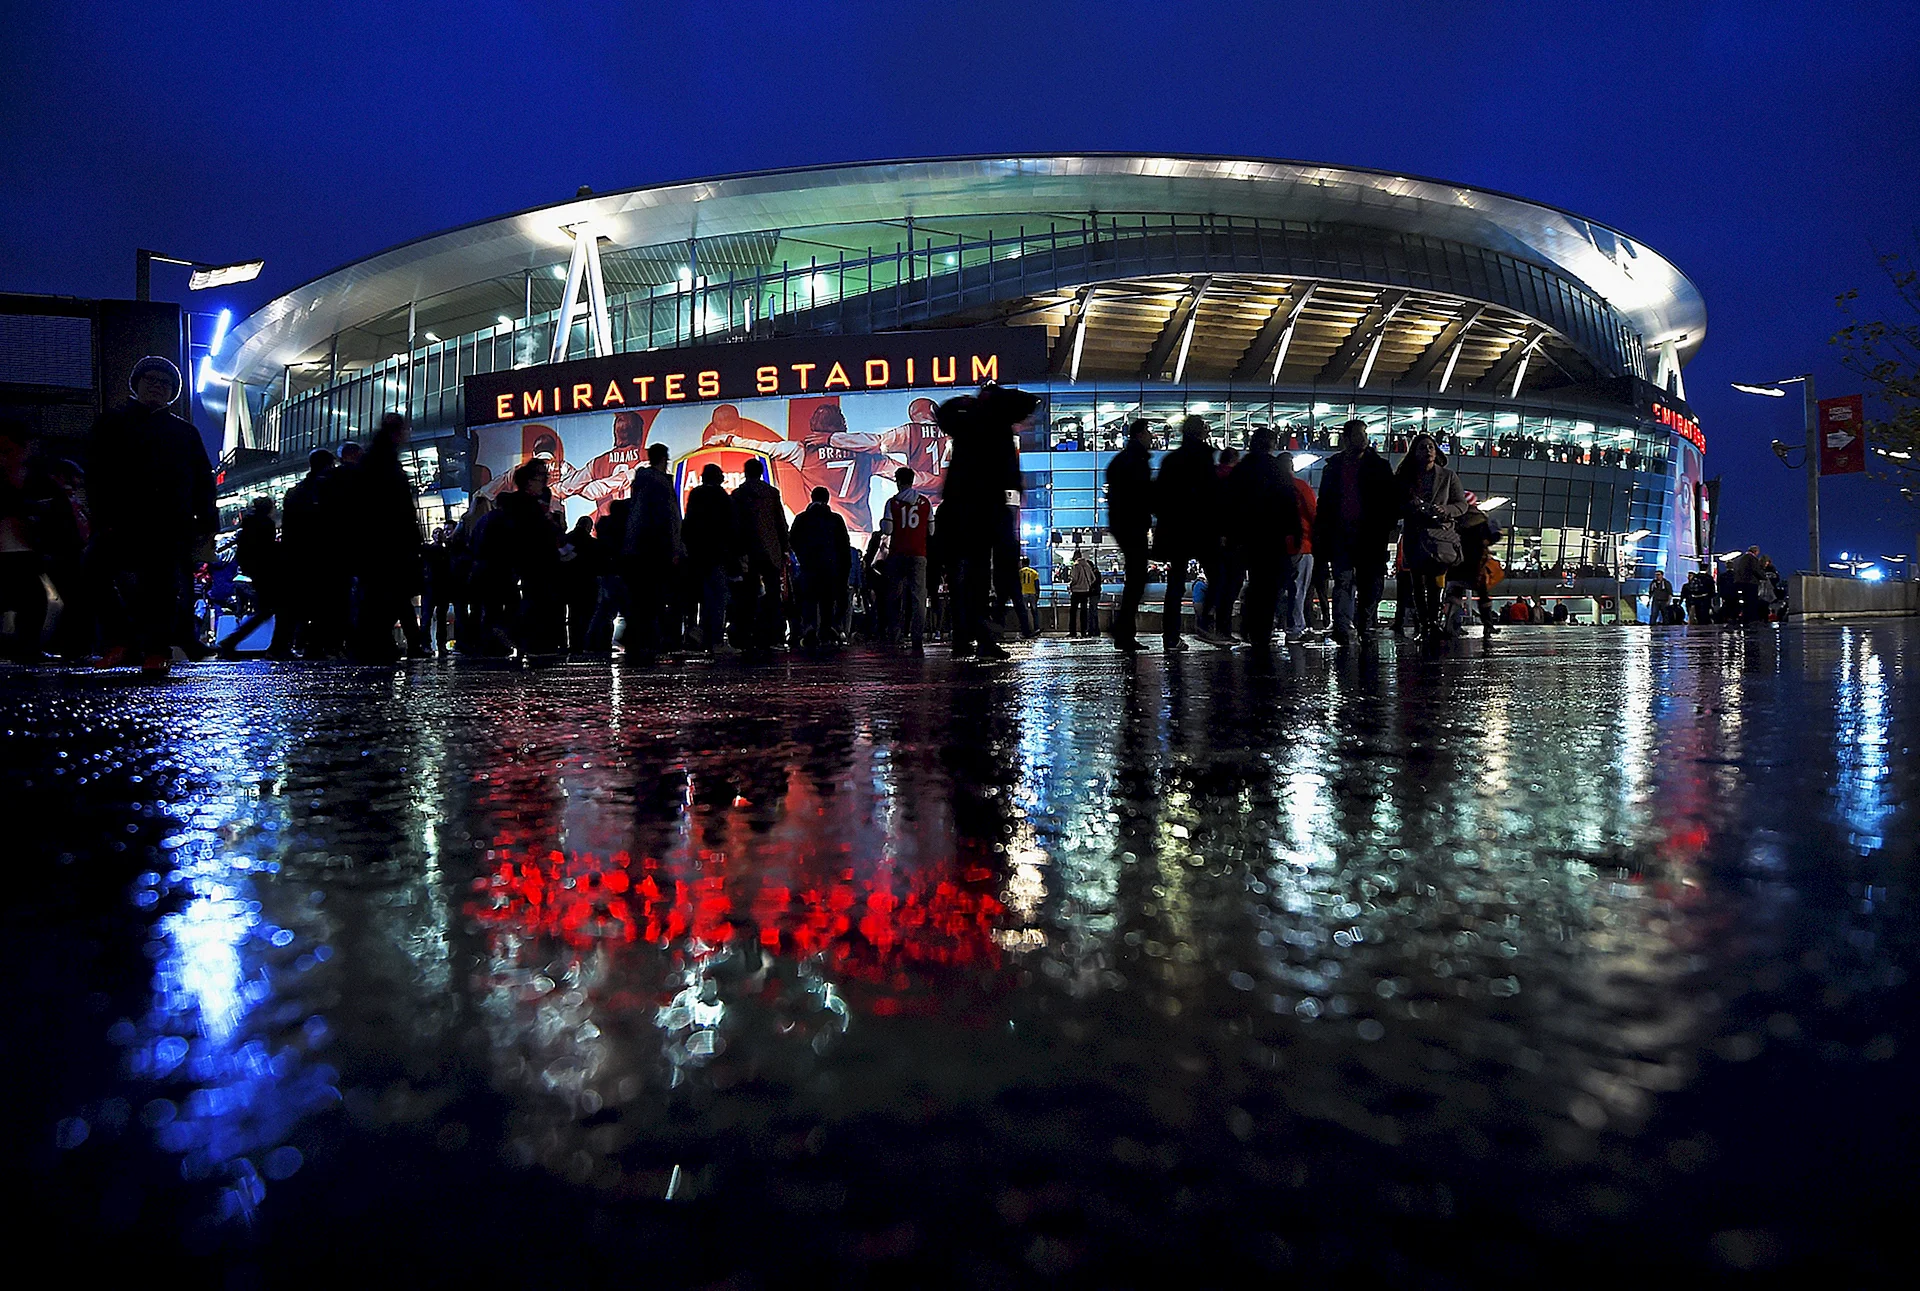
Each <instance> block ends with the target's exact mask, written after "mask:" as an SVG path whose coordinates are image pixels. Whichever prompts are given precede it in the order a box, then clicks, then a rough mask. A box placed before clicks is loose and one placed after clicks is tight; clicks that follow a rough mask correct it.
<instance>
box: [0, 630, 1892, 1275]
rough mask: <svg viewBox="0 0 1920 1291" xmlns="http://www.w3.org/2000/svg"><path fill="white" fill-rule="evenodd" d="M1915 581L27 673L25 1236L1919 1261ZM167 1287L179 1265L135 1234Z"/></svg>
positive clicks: (18, 917)
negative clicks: (387, 662)
mask: <svg viewBox="0 0 1920 1291" xmlns="http://www.w3.org/2000/svg"><path fill="white" fill-rule="evenodd" d="M1916 667H1920V631H1917V630H1915V629H1911V628H1905V627H1898V626H1891V627H1889V626H1876V627H1865V628H1859V627H1839V626H1823V627H1814V628H1809V629H1805V630H1800V629H1795V630H1791V631H1788V632H1785V633H1782V634H1779V635H1776V634H1775V633H1774V632H1773V631H1771V630H1769V631H1767V632H1765V633H1755V634H1753V635H1750V636H1745V637H1743V636H1740V635H1737V634H1728V633H1722V632H1719V631H1705V632H1702V631H1699V630H1694V631H1686V630H1676V631H1671V632H1666V633H1661V634H1653V633H1649V632H1646V631H1634V630H1594V629H1580V628H1571V629H1557V630H1531V631H1529V630H1526V629H1521V630H1517V631H1513V632H1510V633H1508V634H1507V635H1505V636H1503V637H1501V638H1499V639H1498V640H1497V641H1496V642H1495V643H1494V646H1493V648H1492V649H1491V650H1490V651H1483V650H1482V648H1481V646H1480V644H1479V643H1477V642H1476V643H1474V644H1473V645H1471V646H1467V645H1461V646H1458V647H1456V648H1455V652H1454V653H1452V654H1449V655H1444V656H1441V657H1438V658H1432V657H1421V656H1417V655H1415V654H1413V653H1412V652H1402V653H1399V654H1396V652H1395V650H1394V648H1393V647H1392V646H1391V645H1390V644H1388V645H1383V646H1381V647H1378V648H1377V650H1376V652H1375V653H1374V654H1372V655H1370V656H1366V657H1361V658H1353V657H1347V658H1344V659H1338V658H1336V657H1335V656H1333V655H1331V654H1330V653H1326V652H1317V651H1316V652H1309V651H1300V652H1296V653H1295V654H1294V655H1293V656H1292V657H1291V658H1289V657H1287V656H1285V655H1283V656H1282V657H1281V659H1280V661H1279V664H1278V666H1277V668H1276V669H1275V671H1274V672H1273V673H1272V674H1271V675H1260V674H1257V673H1250V672H1249V671H1248V669H1247V666H1246V662H1245V660H1244V658H1241V657H1236V656H1230V655H1226V654H1222V653H1218V652H1212V651H1205V652H1200V651H1197V652H1196V653H1194V654H1193V655H1190V656H1188V657H1187V658H1185V659H1184V660H1178V661H1174V663H1173V664H1172V665H1171V666H1168V665H1167V661H1165V660H1163V659H1162V658H1161V657H1159V656H1158V655H1157V654H1155V655H1150V656H1147V657H1145V658H1142V659H1140V660H1137V661H1126V660H1123V659H1121V658H1118V657H1116V656H1115V655H1113V654H1112V653H1111V652H1110V651H1107V650H1103V649H1100V648H1097V647H1092V646H1078V645H1075V646H1069V645H1066V644H1065V643H1061V642H1048V643H1045V644H1044V645H1042V646H1041V647H1040V648H1039V649H1038V650H1037V651H1036V652H1035V653H1033V654H1031V655H1029V656H1028V657H1026V658H1024V659H1022V660H1020V661H1018V662H1016V663H1015V664H1013V665H1010V666H1005V667H1000V668H997V669H991V670H976V669H972V668H955V667H953V666H950V665H949V664H948V662H947V661H946V660H945V659H944V657H941V656H939V655H935V656H933V657H930V658H929V659H927V660H925V661H917V660H907V659H902V658H896V657H882V656H877V655H858V654H855V655H849V656H846V657H844V658H842V659H841V660H838V661H835V662H828V663H821V662H811V661H802V660H796V661H791V662H781V663H778V664H775V665H773V666H771V667H769V668H766V669H762V670H757V671H756V670H747V669H744V668H722V669H717V670H716V669H709V668H704V667H696V666H691V665H690V666H688V667H685V668H682V669H677V670H674V669H662V670H659V671H645V672H643V671H634V670H620V669H612V668H609V667H607V666H604V665H601V666H593V665H587V664H569V665H559V666H555V667H551V668H546V669H536V670H531V671H528V670H520V669H516V668H510V667H507V666H499V667H488V666H472V665H467V666H462V665H443V664H428V665H424V666H416V667H413V668H411V669H407V670H398V669H351V668H345V667H331V666H299V665H291V666H268V665H264V664H240V665H226V666H217V665H205V666H201V667H198V668H188V669H183V670H182V672H181V673H180V675H179V676H178V677H176V679H175V680H173V681H171V682H169V683H166V684H164V685H159V686H145V685H141V684H138V683H136V682H131V681H127V680H124V679H122V678H119V677H96V676H87V675H77V674H76V675H69V676H58V675H52V676H48V675H40V676H27V675H25V674H20V673H13V674H10V675H7V676H4V677H0V776H3V777H4V779H3V780H0V784H3V785H4V795H3V799H4V802H5V803H6V806H7V817H8V820H9V823H10V825H11V829H12V836H11V839H10V842H11V846H10V847H8V848H7V851H6V855H7V860H8V866H7V868H8V872H9V874H10V877H11V883H10V885H9V895H8V897H7V899H6V903H5V906H4V910H5V937H6V947H7V952H6V953H7V963H8V966H9V971H8V973H7V976H6V984H7V994H6V997H5V1008H6V1011H7V1016H6V1021H7V1028H6V1035H7V1046H6V1053H5V1060H4V1064H3V1067H4V1080H5V1085H4V1093H5V1097H6V1116H5V1133H6V1135H7V1137H8V1140H9V1142H8V1159H9V1162H10V1164H9V1166H8V1170H9V1176H10V1177H9V1180H8V1181H9V1183H10V1184H12V1185H13V1187H12V1188H10V1189H9V1191H11V1192H12V1195H13V1196H14V1198H15V1200H14V1202H13V1203H10V1204H9V1208H10V1210H11V1212H12V1213H11V1214H10V1216H9V1217H10V1219H12V1220H13V1221H14V1227H15V1231H16V1233H17V1234H19V1236H17V1237H16V1239H15V1241H14V1243H13V1248H14V1251H15V1253H16V1255H17V1256H18V1257H19V1258H20V1259H21V1260H23V1261H24V1260H26V1259H27V1258H28V1256H30V1255H34V1256H38V1255H47V1256H52V1257H54V1258H58V1259H62V1260H65V1261H70V1262H72V1263H73V1265H74V1267H75V1268H76V1269H86V1270H98V1269H101V1268H103V1267H105V1266H107V1265H111V1264H125V1265H131V1266H136V1267H138V1268H139V1269H142V1270H144V1271H145V1274H146V1277H145V1278H144V1279H143V1280H145V1281H149V1282H151V1284H154V1285H160V1284H163V1283H165V1282H168V1281H171V1280H173V1279H175V1278H178V1277H185V1276H188V1275H192V1274H195V1273H197V1272H201V1271H205V1272H209V1273H216V1274H218V1275H219V1277H218V1278H217V1279H216V1280H214V1281H211V1282H208V1283H207V1285H242V1286H244V1285H252V1284H261V1285H271V1284H284V1283H292V1282H303V1281H308V1280H315V1279H320V1278H323V1277H324V1278H327V1279H328V1280H339V1281H343V1282H346V1283H348V1284H351V1285H367V1284H370V1283H372V1284H377V1283H383V1282H389V1281H398V1280H400V1279H403V1278H404V1279H406V1280H409V1281H413V1282H421V1283H434V1282H445V1281H466V1282H474V1281H480V1280H484V1281H486V1282H487V1283H488V1284H490V1285H508V1284H510V1283H509V1282H507V1281H506V1279H517V1280H518V1281H519V1282H521V1283H523V1284H526V1285H560V1284H563V1283H565V1282H568V1281H570V1280H573V1279H578V1278H583V1277H588V1276H592V1277H596V1278H601V1277H607V1276H611V1277H614V1278H617V1279H618V1282H617V1284H618V1285H647V1286H654V1285H658V1286H672V1285H683V1284H684V1285H692V1286H712V1285H721V1286H738V1287H787V1286H803V1285H821V1284H826V1283H828V1282H833V1283H837V1284H839V1285H886V1286H913V1285H975V1286H1001V1285H1019V1284H1027V1283H1042V1282H1044V1283H1051V1284H1057V1285H1089V1286H1092V1285H1100V1286H1110V1285H1150V1284H1160V1285H1215V1284H1227V1285H1272V1284H1284V1283H1287V1282H1290V1281H1294V1280H1298V1281H1303V1282H1313V1283H1315V1284H1322V1285H1324V1284H1325V1279H1326V1275H1328V1274H1338V1275H1340V1276H1342V1277H1344V1278H1346V1279H1347V1280H1348V1281H1349V1283H1350V1284H1352V1285H1371V1284H1376V1283H1379V1282H1382V1281H1385V1280H1388V1279H1391V1280H1393V1281H1394V1282H1396V1283H1398V1284H1401V1285H1411V1286H1448V1285H1455V1286H1484V1285H1489V1284H1490V1283H1491V1281H1492V1280H1493V1279H1501V1280H1509V1279H1511V1280H1515V1282H1514V1284H1515V1285H1537V1284H1539V1283H1540V1282H1541V1280H1543V1279H1547V1278H1551V1279H1554V1280H1555V1281H1558V1282H1561V1283H1566V1282H1575V1283H1578V1282H1585V1281H1591V1280H1598V1279H1601V1278H1605V1279H1608V1280H1610V1281H1614V1282H1616V1283H1617V1284H1620V1285H1652V1284H1667V1283H1672V1282H1676V1281H1681V1280H1692V1281H1699V1280H1702V1279H1705V1280H1712V1279H1714V1278H1717V1277H1721V1276H1733V1275H1759V1276H1760V1277H1761V1278H1763V1279H1764V1278H1769V1277H1770V1278H1773V1279H1778V1280H1780V1281H1781V1282H1783V1283H1785V1282H1791V1283H1794V1284H1796V1285H1804V1284H1806V1282H1807V1281H1808V1279H1809V1278H1816V1279H1819V1281H1820V1283H1823V1284H1825V1285H1842V1284H1849V1283H1852V1284H1858V1283H1861V1282H1868V1281H1880V1280H1890V1279H1893V1278H1896V1277H1899V1276H1901V1275H1900V1274H1899V1272H1898V1271H1899V1269H1900V1268H1901V1267H1902V1266H1903V1265H1904V1264H1906V1263H1908V1262H1910V1259H1909V1256H1910V1250H1911V1247H1912V1237H1911V1234H1912V1233H1913V1231H1914V1215H1915V1203H1916V1201H1920V1187H1916V1179H1915V1172H1914V1167H1913V1162H1914V1160H1915V1157H1914V1149H1915V1147H1916V1143H1915V1138H1916V1135H1915V1128H1916V1113H1915V1106H1914V1089H1915V1075H1916V1066H1917V1064H1916V1062H1915V1056H1916V1050H1915V1047H1914V1046H1915V1034H1914V1027H1913V1012H1912V1004H1913V1000H1914V987H1913V983H1912V980H1911V974H1912V972H1913V970H1914V967H1915V962H1916V934H1917V933H1920V923H1917V922H1916V911H1915V904H1914V874H1913V866H1914V862H1915V852H1916V846H1915V834H1916V829H1915V814H1914V809H1913V807H1912V806H1911V805H1910V803H1911V799H1912V797H1913V791H1914V788H1915V783H1914V782H1915V779H1916V773H1915V766H1914V762H1913V759H1912V758H1911V757H1910V750H1911V747H1912V744H1913V742H1914V738H1915V722H1916V708H1915V700H1914V698H1913V688H1912V680H1913V673H1914V671H1915V669H1916ZM152 1279H159V1281H157V1282H154V1281H152Z"/></svg>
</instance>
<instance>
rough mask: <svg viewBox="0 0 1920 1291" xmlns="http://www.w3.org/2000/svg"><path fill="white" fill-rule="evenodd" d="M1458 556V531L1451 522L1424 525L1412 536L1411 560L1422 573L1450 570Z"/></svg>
mask: <svg viewBox="0 0 1920 1291" xmlns="http://www.w3.org/2000/svg"><path fill="white" fill-rule="evenodd" d="M1460 556H1461V550H1460V531H1459V530H1458V529H1456V528H1455V527H1454V524H1453V521H1451V520H1442V521H1439V522H1437V523H1435V524H1429V525H1426V526H1425V527H1423V528H1422V529H1421V530H1420V532H1418V533H1416V534H1415V535H1414V536H1413V558H1414V561H1415V563H1416V564H1417V565H1418V566H1419V568H1420V569H1421V570H1422V571H1435V572H1437V571H1439V570H1443V569H1452V568H1453V567H1454V566H1455V565H1457V564H1459V563H1460Z"/></svg>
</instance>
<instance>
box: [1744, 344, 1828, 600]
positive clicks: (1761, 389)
mask: <svg viewBox="0 0 1920 1291" xmlns="http://www.w3.org/2000/svg"><path fill="white" fill-rule="evenodd" d="M1795 384H1798V385H1800V386H1801V387H1802V388H1803V393H1804V394H1805V395H1806V413H1805V418H1806V419H1805V426H1806V439H1805V441H1804V442H1803V443H1802V444H1801V448H1802V449H1803V450H1805V452H1806V455H1807V572H1808V573H1810V574H1818V573H1819V572H1820V442H1819V439H1818V438H1817V437H1818V435H1819V429H1818V427H1819V424H1820V405H1819V404H1818V403H1817V402H1816V401H1815V399H1814V396H1813V374H1812V373H1811V372H1807V373H1803V374H1801V375H1800V376H1797V377H1786V378H1784V379H1783V380H1779V381H1775V382H1773V383H1772V384H1771V385H1760V384H1748V383H1745V382H1740V381H1735V382H1734V383H1733V388H1734V389H1735V390H1738V391H1740V393H1742V394H1757V395H1765V396H1766V397H1767V398H1769V399H1784V398H1786V396H1787V392H1786V391H1785V390H1782V389H1781V388H1780V387H1781V386H1789V385H1795ZM1773 451H1774V452H1776V453H1778V454H1779V455H1780V460H1781V461H1782V462H1785V461H1786V460H1787V453H1789V452H1790V451H1792V446H1791V445H1786V444H1782V443H1781V442H1780V441H1779V440H1777V439H1776V440H1775V441H1774V442H1773Z"/></svg>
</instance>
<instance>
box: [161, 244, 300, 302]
mask: <svg viewBox="0 0 1920 1291" xmlns="http://www.w3.org/2000/svg"><path fill="white" fill-rule="evenodd" d="M155 261H158V262H159V263H161V264H177V265H183V266H185V267H186V268H188V269H191V270H193V273H192V275H191V276H189V277H188V279H187V290H188V291H205V290H206V289H207V288H209V287H225V286H229V285H231V284H233V283H236V282H252V281H253V280H254V279H255V278H258V277H259V276H260V271H261V270H262V269H264V268H266V267H267V262H266V261H265V260H236V261H235V262H233V263H232V264H207V263H205V262H203V261H200V260H184V259H182V258H181V257H179V256H170V255H162V254H161V253H160V252H158V251H150V250H148V249H147V248H146V247H140V248H138V249H137V250H135V251H134V253H133V298H134V299H135V300H151V299H152V298H153V266H154V262H155Z"/></svg>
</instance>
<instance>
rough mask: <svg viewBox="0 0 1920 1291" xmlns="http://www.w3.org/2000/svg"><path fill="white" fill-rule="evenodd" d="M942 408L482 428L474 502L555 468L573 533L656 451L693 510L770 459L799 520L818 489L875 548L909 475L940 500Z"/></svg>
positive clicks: (892, 406) (804, 402)
mask: <svg viewBox="0 0 1920 1291" xmlns="http://www.w3.org/2000/svg"><path fill="white" fill-rule="evenodd" d="M743 348H744V347H743ZM941 397H945V396H944V395H942V396H941ZM935 406H936V404H935V394H934V393H933V392H928V391H923V390H899V391H891V390H890V391H875V392H872V393H864V394H847V395H807V396H799V397H793V398H774V399H744V400H741V401H739V402H737V403H736V402H722V403H707V404H678V405H673V406H669V407H664V408H634V409H630V410H626V411H620V412H595V413H580V414H577V415H572V416H565V417H548V418H534V419H527V420H522V421H515V422H509V423H504V424H500V425H491V426H489V425H482V426H478V427H476V428H475V431H474V436H475V443H474V469H473V483H474V492H475V495H476V496H480V497H493V496H496V495H497V494H498V493H500V492H501V491H502V490H503V489H508V488H511V487H512V484H511V483H510V479H511V477H512V474H513V469H514V468H515V467H516V466H518V465H520V464H521V463H522V462H525V461H528V460H530V459H532V458H535V457H543V458H546V459H547V461H548V464H549V467H548V473H549V477H550V479H551V481H552V488H553V494H554V498H555V500H556V501H558V502H560V503H562V504H563V505H564V506H565V507H566V513H567V523H568V524H569V525H571V524H572V523H573V522H574V521H575V520H577V519H579V518H580V517H581V516H588V515H599V514H605V513H606V510H607V508H608V507H609V505H611V504H612V502H613V501H614V500H615V499H617V498H624V497H626V496H627V494H628V492H629V490H630V489H631V488H632V484H633V473H634V472H635V471H637V470H641V469H644V468H645V466H646V458H647V449H648V447H649V446H651V445H653V444H665V445H666V446H667V451H668V453H669V454H670V459H671V461H672V463H673V467H672V469H673V477H674V485H675V488H676V489H677V490H678V492H679V494H680V500H681V505H682V506H684V505H685V504H686V495H687V493H688V492H689V491H690V490H691V489H692V488H693V487H694V486H695V485H697V484H698V483H699V482H700V474H701V471H702V470H703V469H704V468H705V467H706V466H707V465H708V464H709V463H713V464H715V465H718V466H719V467H720V469H721V471H722V473H723V474H724V475H725V477H726V487H727V488H728V489H733V488H736V487H738V486H739V484H740V481H741V479H742V478H743V475H742V472H743V470H744V469H745V467H746V464H747V461H748V459H750V458H758V459H760V460H761V461H762V462H764V463H765V464H766V468H767V478H768V479H769V480H771V481H772V482H773V485H774V487H775V488H777V489H779V491H780V500H781V501H782V502H783V503H785V504H786V509H787V512H788V515H789V517H791V516H793V515H797V514H799V513H800V512H801V511H803V510H805V509H806V506H807V503H808V499H809V497H810V495H811V494H812V491H813V490H814V489H815V488H825V489H826V490H827V494H828V497H829V499H830V500H831V505H832V506H833V509H834V510H835V511H837V512H839V513H840V517H841V518H842V519H843V520H845V521H846V522H847V528H848V529H850V530H852V531H853V532H854V533H855V534H858V535H861V536H862V537H863V538H864V536H865V535H868V534H871V533H872V532H873V531H874V530H875V529H877V528H878V527H879V518H880V516H881V515H882V514H884V512H885V508H886V504H887V499H888V498H890V497H892V496H893V493H894V483H893V473H894V471H895V470H896V469H897V468H899V467H901V466H911V467H912V468H913V471H914V484H915V487H917V488H922V489H925V490H927V491H928V492H929V493H932V494H933V495H934V496H936V497H937V496H938V495H939V490H940V486H941V483H942V481H943V478H944V476H945V474H946V469H947V460H948V457H949V452H950V450H949V444H948V441H947V437H946V435H945V434H943V433H942V432H941V430H940V428H939V427H938V426H936V425H935V424H934V420H933V415H934V408H935ZM1042 414H1044V409H1043V410H1042Z"/></svg>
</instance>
